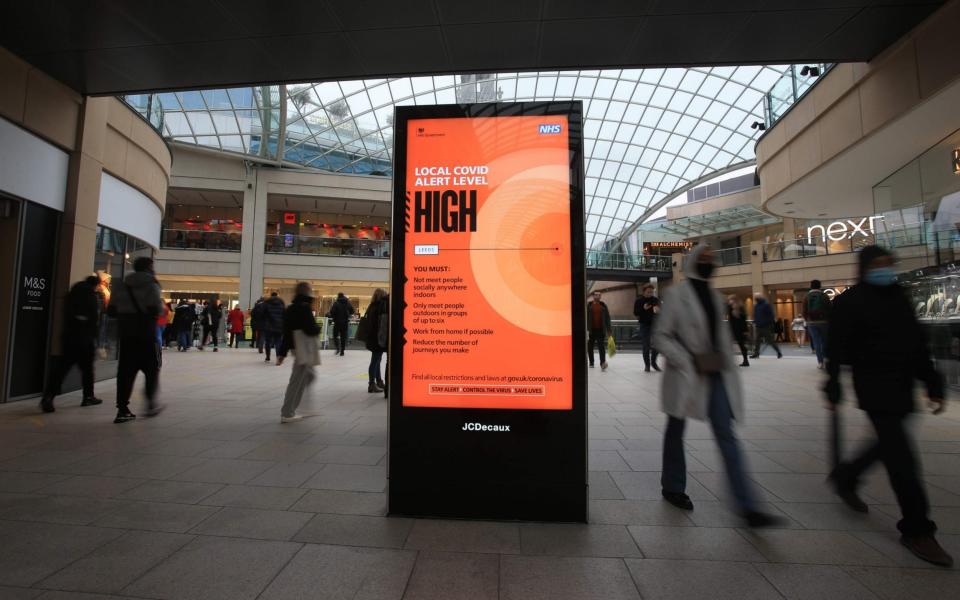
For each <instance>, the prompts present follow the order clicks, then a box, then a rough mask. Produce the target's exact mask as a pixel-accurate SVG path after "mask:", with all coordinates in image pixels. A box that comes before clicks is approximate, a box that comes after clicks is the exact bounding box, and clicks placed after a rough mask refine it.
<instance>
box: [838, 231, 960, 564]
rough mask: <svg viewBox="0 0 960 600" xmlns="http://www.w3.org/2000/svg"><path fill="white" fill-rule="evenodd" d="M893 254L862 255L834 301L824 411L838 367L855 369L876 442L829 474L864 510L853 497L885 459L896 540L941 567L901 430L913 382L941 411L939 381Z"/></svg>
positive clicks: (872, 250)
mask: <svg viewBox="0 0 960 600" xmlns="http://www.w3.org/2000/svg"><path fill="white" fill-rule="evenodd" d="M893 264H894V263H893V256H892V255H891V254H890V252H888V251H887V250H885V249H883V248H880V247H879V246H867V247H866V248H864V249H863V250H861V251H860V282H859V283H858V284H857V285H855V286H853V287H852V288H850V289H849V290H847V291H846V292H844V293H843V294H841V295H840V296H839V297H838V298H837V299H836V300H835V301H834V304H833V312H832V314H831V316H830V336H829V337H828V338H827V373H828V375H829V380H828V381H827V384H826V386H825V387H824V391H825V392H826V395H827V400H828V403H827V407H828V408H829V409H830V410H836V405H837V404H838V403H840V401H841V387H840V366H841V365H849V366H850V367H851V370H852V371H853V388H854V391H855V392H856V395H857V402H858V404H859V406H860V408H861V409H862V410H864V411H866V413H867V417H868V418H869V419H870V422H871V423H872V424H873V428H874V430H876V433H877V440H876V442H874V443H873V444H871V445H870V447H868V448H867V449H866V450H865V451H864V452H863V453H862V454H861V455H860V456H858V457H856V458H854V459H853V460H851V461H849V462H840V459H839V456H838V457H836V460H837V462H838V463H839V464H838V465H837V466H836V468H835V469H834V470H833V472H832V473H831V474H830V479H829V481H830V483H831V484H832V485H833V487H834V490H835V491H836V492H837V495H839V496H840V498H841V499H842V500H843V501H844V502H845V503H846V504H847V506H849V507H850V508H852V509H854V510H856V511H858V512H867V511H868V510H869V508H868V507H867V505H866V503H864V501H863V500H861V499H860V497H859V496H858V495H857V485H858V483H859V480H860V476H861V475H863V473H864V472H865V471H866V470H867V468H869V467H870V466H871V465H872V464H873V463H875V462H876V461H878V460H879V461H881V462H883V464H884V466H885V467H886V469H887V475H888V476H889V478H890V484H891V485H892V486H893V491H894V493H895V494H896V496H897V502H898V503H899V504H900V511H901V513H902V515H903V518H902V519H901V520H900V522H899V523H897V529H899V530H900V533H901V537H900V542H901V543H902V544H903V545H904V546H906V547H907V548H908V549H909V550H910V551H911V552H913V553H914V554H915V555H916V556H917V557H919V558H921V559H923V560H925V561H927V562H930V563H933V564H936V565H941V566H950V565H952V564H953V558H952V557H951V556H950V555H949V554H947V552H946V551H945V550H944V549H943V548H941V547H940V544H938V543H937V540H936V538H934V535H933V534H934V532H935V531H936V530H937V526H936V523H934V522H933V521H931V520H930V518H929V512H930V506H929V504H928V502H927V494H926V491H925V490H924V486H923V482H922V481H921V479H920V465H919V461H918V460H917V456H916V454H915V453H914V449H913V444H912V442H911V440H910V436H909V435H908V433H907V429H906V421H907V417H908V416H909V415H910V413H911V412H913V410H914V399H913V392H914V381H915V380H917V379H919V380H920V381H922V382H924V383H925V384H926V388H927V394H928V396H929V398H930V405H931V408H932V409H933V412H934V414H939V413H941V412H943V409H944V400H943V398H944V396H943V378H942V377H941V376H940V374H939V373H937V371H936V370H935V369H934V366H933V362H932V361H931V360H930V351H929V350H928V347H927V342H926V339H925V337H924V334H923V330H922V329H921V328H920V324H919V323H918V322H917V319H916V317H915V316H914V313H913V310H912V309H911V307H910V302H909V301H908V299H907V295H906V293H905V292H904V290H903V288H901V287H900V286H899V285H898V284H897V283H896V271H894V269H893Z"/></svg>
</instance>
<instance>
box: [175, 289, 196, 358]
mask: <svg viewBox="0 0 960 600" xmlns="http://www.w3.org/2000/svg"><path fill="white" fill-rule="evenodd" d="M196 318H197V311H196V310H195V309H194V308H193V306H191V305H190V302H189V301H188V300H187V299H186V298H181V299H180V302H178V303H177V308H175V309H174V311H173V330H174V331H175V332H176V334H177V351H178V352H186V351H187V350H188V349H189V348H190V332H191V330H192V329H193V322H194V321H195V320H196Z"/></svg>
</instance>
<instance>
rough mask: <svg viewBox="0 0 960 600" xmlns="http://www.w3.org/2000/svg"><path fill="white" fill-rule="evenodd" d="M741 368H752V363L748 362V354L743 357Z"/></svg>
mask: <svg viewBox="0 0 960 600" xmlns="http://www.w3.org/2000/svg"><path fill="white" fill-rule="evenodd" d="M740 366H741V367H749V366H750V361H749V360H747V355H746V354H744V355H743V362H742V363H740Z"/></svg>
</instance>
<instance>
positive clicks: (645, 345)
mask: <svg viewBox="0 0 960 600" xmlns="http://www.w3.org/2000/svg"><path fill="white" fill-rule="evenodd" d="M652 337H653V324H652V323H640V347H641V348H642V349H643V364H644V365H646V367H647V368H648V369H649V368H650V365H651V363H652V364H654V365H656V364H657V357H658V356H660V355H659V354H658V353H657V349H656V348H654V347H653V346H652V345H651V343H650V340H651V338H652Z"/></svg>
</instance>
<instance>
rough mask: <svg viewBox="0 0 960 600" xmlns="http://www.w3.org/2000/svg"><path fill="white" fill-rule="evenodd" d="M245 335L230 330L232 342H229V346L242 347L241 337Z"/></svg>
mask: <svg viewBox="0 0 960 600" xmlns="http://www.w3.org/2000/svg"><path fill="white" fill-rule="evenodd" d="M242 337H243V334H242V333H233V332H232V331H231V332H230V343H229V344H227V347H228V348H239V347H240V338H242Z"/></svg>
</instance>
